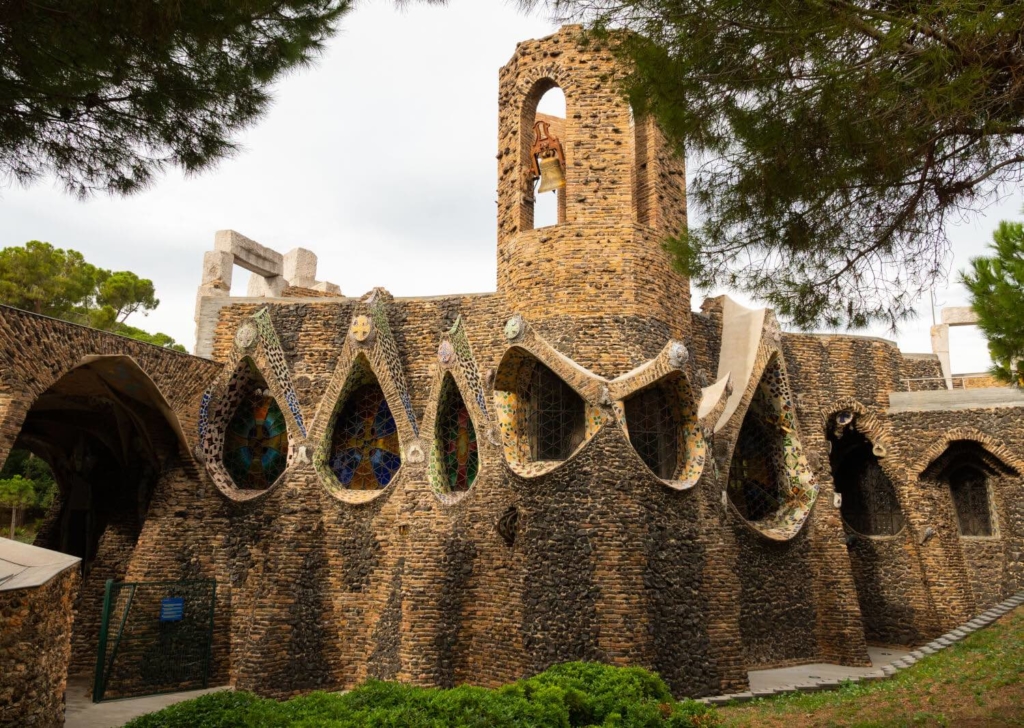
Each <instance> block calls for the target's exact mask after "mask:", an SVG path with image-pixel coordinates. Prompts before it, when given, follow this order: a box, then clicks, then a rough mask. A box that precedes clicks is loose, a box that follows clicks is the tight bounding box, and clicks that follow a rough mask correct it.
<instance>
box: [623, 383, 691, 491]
mask: <svg viewBox="0 0 1024 728" xmlns="http://www.w3.org/2000/svg"><path fill="white" fill-rule="evenodd" d="M679 409H680V407H679V404H678V395H675V393H673V392H672V390H671V389H669V385H668V384H665V383H659V384H655V385H653V386H651V387H647V388H646V389H643V390H641V391H639V392H637V393H636V394H634V395H633V396H632V397H630V398H629V399H627V400H626V428H627V429H628V431H629V441H630V443H631V444H632V445H633V449H635V450H636V453H637V455H639V456H640V459H641V460H643V461H644V462H645V463H646V464H647V467H649V468H650V469H651V470H652V471H653V472H654V474H655V475H657V476H658V477H659V478H662V479H664V480H670V479H671V478H672V477H674V476H675V473H676V470H677V469H678V466H679V428H680V423H679V420H680V419H681V418H680V413H679Z"/></svg>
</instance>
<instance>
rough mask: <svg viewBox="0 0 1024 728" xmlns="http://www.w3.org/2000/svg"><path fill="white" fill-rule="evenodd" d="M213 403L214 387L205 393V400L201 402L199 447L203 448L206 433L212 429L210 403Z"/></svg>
mask: <svg viewBox="0 0 1024 728" xmlns="http://www.w3.org/2000/svg"><path fill="white" fill-rule="evenodd" d="M211 401H213V387H212V386H211V387H210V389H207V390H206V391H205V392H203V398H202V399H201V400H200V401H199V447H200V448H202V444H203V442H204V441H205V440H206V431H207V430H208V429H209V427H210V402H211Z"/></svg>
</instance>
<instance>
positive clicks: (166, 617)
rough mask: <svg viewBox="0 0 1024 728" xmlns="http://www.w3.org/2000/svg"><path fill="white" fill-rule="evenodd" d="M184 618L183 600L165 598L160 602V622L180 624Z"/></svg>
mask: <svg viewBox="0 0 1024 728" xmlns="http://www.w3.org/2000/svg"><path fill="white" fill-rule="evenodd" d="M184 617H185V598H184V597H167V598H165V599H161V600H160V621H161V622H180V621H181V620H182V619H183V618H184Z"/></svg>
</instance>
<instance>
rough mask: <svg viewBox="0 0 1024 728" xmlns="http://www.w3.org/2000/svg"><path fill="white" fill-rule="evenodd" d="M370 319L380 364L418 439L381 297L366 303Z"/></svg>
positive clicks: (398, 358) (402, 373)
mask: <svg viewBox="0 0 1024 728" xmlns="http://www.w3.org/2000/svg"><path fill="white" fill-rule="evenodd" d="M368 305H369V309H370V318H371V319H373V325H374V328H375V329H376V333H377V335H376V337H375V339H376V341H375V345H376V347H378V348H379V349H380V354H381V356H380V359H381V363H382V364H383V365H384V366H385V367H387V370H388V373H389V374H390V375H391V380H392V381H393V382H394V383H395V387H396V389H397V390H398V396H399V398H400V399H401V401H402V406H403V407H404V408H405V413H406V415H407V416H408V418H409V422H410V424H411V425H412V431H413V434H415V435H416V436H417V437H419V434H420V428H419V425H418V424H417V422H416V415H415V414H414V413H413V410H412V398H411V397H410V396H409V388H408V387H407V386H406V384H405V373H404V370H403V369H402V357H401V356H399V354H398V346H397V345H396V344H395V337H394V336H393V335H392V334H391V326H390V325H389V324H388V312H387V307H386V304H385V302H384V300H383V297H381V296H373V297H372V298H371V299H370V301H369V302H368Z"/></svg>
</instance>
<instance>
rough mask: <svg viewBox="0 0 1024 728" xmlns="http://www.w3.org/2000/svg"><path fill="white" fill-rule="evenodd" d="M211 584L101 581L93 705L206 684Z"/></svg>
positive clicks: (210, 637)
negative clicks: (102, 590)
mask: <svg viewBox="0 0 1024 728" xmlns="http://www.w3.org/2000/svg"><path fill="white" fill-rule="evenodd" d="M216 594H217V582H216V581H215V580H213V579H203V580H195V581H159V582H138V583H129V582H115V581H113V580H110V581H107V588H106V592H105V593H104V596H103V621H102V623H101V625H100V641H99V647H98V649H97V654H96V679H95V682H94V683H93V689H92V699H93V702H97V703H98V702H99V701H101V700H111V699H114V698H128V697H137V696H141V695H155V694H157V693H174V692H180V691H182V690H198V689H200V688H205V687H207V686H208V684H209V676H210V650H211V647H212V644H213V613H214V606H215V603H216V599H217V597H216Z"/></svg>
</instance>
